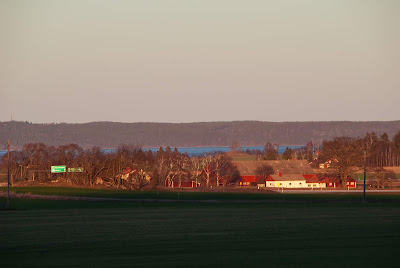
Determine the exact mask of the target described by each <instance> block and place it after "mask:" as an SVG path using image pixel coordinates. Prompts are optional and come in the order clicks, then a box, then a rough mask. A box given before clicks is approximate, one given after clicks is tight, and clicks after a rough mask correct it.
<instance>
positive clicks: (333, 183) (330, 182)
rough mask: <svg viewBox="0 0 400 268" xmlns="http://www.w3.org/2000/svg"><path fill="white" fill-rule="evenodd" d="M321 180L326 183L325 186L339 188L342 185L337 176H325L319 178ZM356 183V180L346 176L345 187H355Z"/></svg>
mask: <svg viewBox="0 0 400 268" xmlns="http://www.w3.org/2000/svg"><path fill="white" fill-rule="evenodd" d="M321 182H324V183H326V187H328V188H341V187H342V182H341V181H340V179H339V178H334V177H325V178H323V179H322V180H321ZM356 186H357V183H356V181H355V180H354V179H353V178H351V177H348V178H347V182H346V187H347V188H356Z"/></svg>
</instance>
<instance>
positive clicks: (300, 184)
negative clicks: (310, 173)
mask: <svg viewBox="0 0 400 268" xmlns="http://www.w3.org/2000/svg"><path fill="white" fill-rule="evenodd" d="M265 187H278V188H325V187H326V184H325V183H322V182H319V181H318V180H317V179H306V178H305V177H304V176H303V175H299V174H286V175H282V174H279V175H271V176H268V178H267V179H266V181H265Z"/></svg>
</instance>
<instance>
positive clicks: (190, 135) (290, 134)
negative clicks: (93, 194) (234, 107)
mask: <svg viewBox="0 0 400 268" xmlns="http://www.w3.org/2000/svg"><path fill="white" fill-rule="evenodd" d="M399 129H400V121H391V122H283V123H282V122H281V123H279V122H260V121H235V122H203V123H184V124H172V123H115V122H92V123H85V124H66V123H60V124H32V123H29V122H17V121H11V122H0V140H3V141H4V140H7V139H9V138H10V137H12V144H13V146H14V147H16V148H18V149H21V148H22V146H23V145H24V144H28V143H40V142H42V143H45V144H47V145H53V146H60V145H63V144H70V143H75V144H79V145H81V146H82V147H83V148H92V147H93V146H99V147H101V148H116V147H117V146H118V145H119V144H139V145H140V146H142V147H159V146H166V145H169V146H176V147H194V146H204V147H208V146H230V145H231V144H232V143H233V142H237V143H240V144H242V145H245V146H260V145H264V144H265V141H272V142H273V143H278V144H285V145H302V144H306V143H307V142H308V141H309V140H312V141H313V142H314V143H317V142H322V141H323V140H329V139H333V138H334V137H338V136H348V137H361V136H363V135H365V133H367V132H372V131H375V133H378V134H379V135H380V134H382V133H388V135H389V136H393V135H395V133H396V132H397V131H398V130H399ZM1 149H3V150H4V149H6V147H5V146H4V144H0V150H1Z"/></svg>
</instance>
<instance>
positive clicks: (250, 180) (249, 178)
mask: <svg viewBox="0 0 400 268" xmlns="http://www.w3.org/2000/svg"><path fill="white" fill-rule="evenodd" d="M260 178H261V176H258V175H243V176H240V186H251V185H254V186H255V185H257V183H258V182H259V180H260Z"/></svg>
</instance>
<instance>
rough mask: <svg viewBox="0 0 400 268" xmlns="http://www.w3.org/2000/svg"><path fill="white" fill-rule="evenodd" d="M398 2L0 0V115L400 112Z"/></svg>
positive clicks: (350, 116)
mask: <svg viewBox="0 0 400 268" xmlns="http://www.w3.org/2000/svg"><path fill="white" fill-rule="evenodd" d="M398 14H400V1H397V0H374V1H372V0H334V1H333V0H332V1H331V0H329V1H328V0H290V1H289V0H279V1H267V0H260V1H256V0H243V1H235V0H199V1H196V0H146V1H135V0H132V1H129V0H126V1H124V0H114V1H111V0H110V1H105V0H96V1H95V0H93V1H92V0H66V1H61V0H58V1H57V0H34V1H32V0H25V1H21V0H0V39H1V40H0V121H9V120H10V119H11V116H12V118H13V119H14V120H17V121H29V122H33V123H60V122H67V123H84V122H93V121H115V122H174V123H185V122H209V121H236V120H259V121H273V122H281V121H343V120H344V121H377V120H383V121H389V120H400V16H399V15H398Z"/></svg>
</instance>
